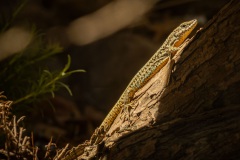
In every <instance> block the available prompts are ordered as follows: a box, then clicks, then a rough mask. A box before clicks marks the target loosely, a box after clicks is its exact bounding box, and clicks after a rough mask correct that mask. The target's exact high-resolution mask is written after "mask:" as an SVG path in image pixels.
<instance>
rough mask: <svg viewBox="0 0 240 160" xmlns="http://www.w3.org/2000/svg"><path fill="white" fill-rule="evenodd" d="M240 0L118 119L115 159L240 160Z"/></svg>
mask: <svg viewBox="0 0 240 160" xmlns="http://www.w3.org/2000/svg"><path fill="white" fill-rule="evenodd" d="M239 20H240V1H239V0H233V1H231V2H229V3H228V4H227V5H226V6H225V7H224V8H223V9H222V10H221V11H220V12H219V13H218V14H217V15H216V16H215V17H213V19H212V20H211V21H210V22H209V23H208V24H206V25H205V26H204V28H203V29H202V30H201V31H200V32H198V33H197V35H196V36H195V38H193V40H192V41H191V42H190V44H189V45H188V47H186V48H185V49H184V52H183V53H182V55H181V57H178V58H176V57H175V61H176V64H175V65H174V66H173V67H174V68H173V71H172V74H171V78H170V82H169V84H168V86H167V87H166V88H164V85H163V83H165V82H166V81H167V78H166V76H165V75H166V74H167V72H168V71H169V66H170V65H167V66H166V67H164V69H163V70H162V71H161V72H160V73H158V74H157V75H156V76H155V77H154V78H153V79H152V80H151V81H150V82H149V83H148V84H147V85H146V86H145V87H144V88H143V89H141V90H140V91H139V92H137V93H136V95H135V98H134V101H133V102H132V104H131V105H129V107H126V109H124V110H123V112H122V113H121V114H120V115H119V116H118V118H117V119H116V120H115V122H114V124H113V127H112V128H111V129H110V131H109V132H108V137H107V138H106V139H105V146H106V147H107V148H108V152H105V153H103V155H107V157H108V158H109V159H114V160H118V159H125V160H126V159H131V160H132V159H240V152H239V149H240V116H239V115H240V44H239V42H240V21H239Z"/></svg>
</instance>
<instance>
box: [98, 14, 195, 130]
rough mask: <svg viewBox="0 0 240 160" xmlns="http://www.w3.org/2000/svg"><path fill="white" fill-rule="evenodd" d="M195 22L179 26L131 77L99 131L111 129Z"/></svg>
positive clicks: (172, 53)
mask: <svg viewBox="0 0 240 160" xmlns="http://www.w3.org/2000/svg"><path fill="white" fill-rule="evenodd" d="M196 25H197V20H196V19H194V20H191V21H188V22H184V23H182V24H180V25H179V26H178V27H177V28H176V29H175V30H174V31H173V32H172V33H171V34H170V35H169V36H168V38H167V39H166V41H165V42H164V43H163V45H162V46H161V47H160V48H159V50H158V51H157V52H156V53H155V54H154V55H153V56H152V57H151V59H150V60H149V61H148V62H147V63H146V64H145V65H144V66H143V67H142V68H141V69H140V71H139V72H138V73H137V74H136V75H135V76H134V77H133V79H132V80H131V82H130V83H129V85H128V86H127V88H126V89H125V91H124V92H123V94H122V95H121V97H120V98H119V100H118V101H117V103H116V104H115V105H114V106H113V108H112V109H111V111H110V112H109V114H108V115H107V117H106V118H105V119H104V121H103V122H102V124H101V125H100V127H99V129H100V130H101V129H103V131H104V132H105V133H106V132H107V131H108V130H109V128H110V127H111V125H112V123H113V121H114V120H115V119H116V117H117V115H118V114H119V113H120V111H121V109H122V108H123V106H124V105H125V104H127V103H129V102H130V101H131V99H132V97H133V95H134V93H135V92H136V91H137V90H139V89H140V88H142V87H143V86H144V85H145V84H146V83H147V82H148V81H149V80H150V79H151V78H152V77H153V76H154V75H155V74H156V73H157V72H159V71H160V70H161V69H162V68H163V67H164V66H165V65H166V64H167V61H168V57H169V56H171V57H173V56H174V55H175V54H176V52H177V51H178V50H179V47H180V45H181V44H183V42H184V41H185V39H186V38H187V37H188V35H189V34H190V33H191V32H192V30H193V29H194V28H195V27H196Z"/></svg>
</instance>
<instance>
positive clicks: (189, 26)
mask: <svg viewBox="0 0 240 160" xmlns="http://www.w3.org/2000/svg"><path fill="white" fill-rule="evenodd" d="M196 25H197V20H196V19H193V20H191V21H187V22H184V23H182V24H180V25H179V26H178V27H177V28H176V29H175V30H174V31H173V34H174V37H175V38H176V41H175V42H174V47H178V46H180V45H181V44H182V43H183V42H184V40H185V39H186V38H187V37H188V35H189V34H190V33H191V32H192V30H193V29H194V28H195V27H196Z"/></svg>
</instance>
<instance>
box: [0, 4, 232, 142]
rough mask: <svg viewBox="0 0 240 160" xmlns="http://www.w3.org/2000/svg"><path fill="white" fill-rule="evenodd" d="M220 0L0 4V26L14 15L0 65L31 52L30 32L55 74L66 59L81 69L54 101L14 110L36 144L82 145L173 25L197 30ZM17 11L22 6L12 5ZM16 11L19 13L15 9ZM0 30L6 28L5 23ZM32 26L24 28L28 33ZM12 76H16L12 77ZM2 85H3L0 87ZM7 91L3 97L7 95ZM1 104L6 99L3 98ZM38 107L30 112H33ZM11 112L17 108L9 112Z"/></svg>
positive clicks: (1, 39) (1, 45)
mask: <svg viewBox="0 0 240 160" xmlns="http://www.w3.org/2000/svg"><path fill="white" fill-rule="evenodd" d="M227 2H228V1H227V0H212V1H209V0H162V1H160V0H147V1H146V0H131V1H129V0H88V1H86V0H31V1H30V0H29V1H24V0H22V1H19V0H11V1H9V0H3V1H1V2H0V13H1V20H2V23H3V22H4V21H3V20H4V18H5V17H8V16H9V15H10V14H12V13H13V12H14V13H15V12H16V13H17V16H15V17H14V21H12V22H11V25H9V26H8V28H7V29H5V30H3V31H2V33H1V35H0V60H1V62H0V63H2V62H3V61H4V60H6V59H9V58H11V57H12V56H13V55H15V54H17V53H19V52H21V51H22V50H24V49H25V48H26V47H27V46H29V45H30V46H31V45H32V44H31V41H32V37H33V36H34V35H33V34H32V32H31V27H32V25H34V27H35V28H36V30H37V32H38V33H40V34H41V35H43V36H44V38H43V40H44V41H46V42H48V43H52V44H53V43H58V44H60V46H62V47H63V50H62V51H61V53H58V54H56V55H55V56H54V57H53V58H51V59H46V60H45V61H44V63H45V64H46V65H48V67H50V68H52V69H61V68H63V67H64V66H65V64H66V62H67V55H68V54H69V55H70V56H71V59H72V62H71V67H70V70H76V69H84V70H85V71H86V72H85V73H75V74H73V75H71V76H69V77H67V78H66V79H64V83H65V84H67V85H68V86H69V88H70V89H71V91H72V94H73V95H72V96H71V95H69V94H68V93H67V92H66V90H59V91H57V92H56V93H55V97H54V98H51V96H49V98H48V100H50V101H51V105H49V103H48V102H47V101H46V100H42V101H40V102H38V104H34V106H35V107H34V109H31V110H28V111H24V110H23V111H21V114H20V115H26V116H27V117H26V121H25V123H26V124H25V125H26V126H28V129H29V131H33V133H34V140H35V144H36V145H39V146H41V145H42V146H44V145H45V144H46V143H48V142H49V139H50V138H51V137H53V139H54V142H56V143H57V145H59V146H63V145H64V144H65V143H70V144H71V145H77V144H79V143H81V142H83V141H85V140H87V139H88V138H89V137H90V136H91V134H92V133H93V131H94V129H95V128H96V127H97V126H98V125H100V123H101V122H102V120H103V119H104V117H105V116H106V115H107V113H108V112H109V110H110V109H111V108H112V106H113V105H114V103H115V102H116V101H117V100H118V98H119V97H120V95H121V93H122V92H123V91H124V89H125V88H126V86H127V84H128V83H129V82H130V80H131V78H132V77H133V76H134V75H135V74H136V73H137V71H138V70H139V69H140V68H141V67H142V66H143V65H144V64H145V63H146V62H147V60H148V59H149V58H150V57H151V56H152V55H153V53H155V51H156V50H157V49H158V48H159V47H160V46H161V44H162V43H163V42H164V40H165V39H166V38H167V36H168V35H169V34H170V33H171V31H172V30H173V29H175V28H176V27H177V26H178V25H179V24H180V23H182V22H184V21H188V20H191V19H197V20H198V26H197V27H196V28H197V29H198V28H200V27H203V26H204V24H205V23H207V21H208V20H209V19H211V18H212V17H213V16H214V15H215V14H216V13H217V12H218V11H219V10H220V9H221V8H222V7H223V6H224V5H225V4H226V3H227ZM19 5H20V6H21V7H19ZM16 8H20V9H19V11H18V10H16ZM5 24H6V23H5ZM29 26H31V27H29ZM13 74H18V73H17V72H16V73H13ZM1 83H3V82H1ZM6 92H7V91H5V93H6ZM8 99H10V100H11V99H13V98H11V96H10V97H9V96H8ZM36 106H37V107H36ZM14 107H17V105H16V106H13V108H14Z"/></svg>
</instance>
